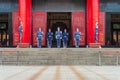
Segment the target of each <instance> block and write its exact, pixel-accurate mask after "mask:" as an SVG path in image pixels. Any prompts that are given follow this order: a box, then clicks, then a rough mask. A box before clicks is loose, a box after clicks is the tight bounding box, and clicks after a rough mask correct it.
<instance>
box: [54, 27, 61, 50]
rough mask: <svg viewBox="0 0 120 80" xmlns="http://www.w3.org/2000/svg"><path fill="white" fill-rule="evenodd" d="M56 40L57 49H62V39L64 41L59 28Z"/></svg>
mask: <svg viewBox="0 0 120 80" xmlns="http://www.w3.org/2000/svg"><path fill="white" fill-rule="evenodd" d="M55 38H56V41H57V48H60V46H61V39H62V31H60V28H59V27H58V28H57V31H56V32H55Z"/></svg>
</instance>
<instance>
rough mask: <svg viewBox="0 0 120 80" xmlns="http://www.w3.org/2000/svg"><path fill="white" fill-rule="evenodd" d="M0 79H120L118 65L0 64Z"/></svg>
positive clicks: (119, 67)
mask: <svg viewBox="0 0 120 80" xmlns="http://www.w3.org/2000/svg"><path fill="white" fill-rule="evenodd" d="M0 80H120V66H0Z"/></svg>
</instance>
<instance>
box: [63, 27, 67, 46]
mask: <svg viewBox="0 0 120 80" xmlns="http://www.w3.org/2000/svg"><path fill="white" fill-rule="evenodd" d="M62 40H63V47H64V48H66V47H67V43H68V32H67V30H66V29H64V33H63V36H62Z"/></svg>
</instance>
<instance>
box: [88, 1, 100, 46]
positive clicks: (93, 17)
mask: <svg viewBox="0 0 120 80" xmlns="http://www.w3.org/2000/svg"><path fill="white" fill-rule="evenodd" d="M99 5H100V0H87V44H89V43H95V37H94V36H95V23H96V21H98V23H99V8H100V6H99ZM98 41H99V40H98Z"/></svg>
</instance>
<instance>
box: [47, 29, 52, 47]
mask: <svg viewBox="0 0 120 80" xmlns="http://www.w3.org/2000/svg"><path fill="white" fill-rule="evenodd" d="M52 40H53V33H52V32H51V29H49V31H48V33H47V46H48V47H49V48H51V47H52Z"/></svg>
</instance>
